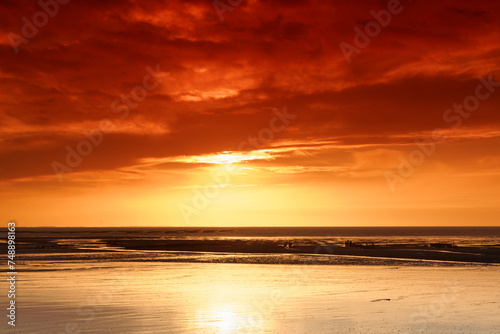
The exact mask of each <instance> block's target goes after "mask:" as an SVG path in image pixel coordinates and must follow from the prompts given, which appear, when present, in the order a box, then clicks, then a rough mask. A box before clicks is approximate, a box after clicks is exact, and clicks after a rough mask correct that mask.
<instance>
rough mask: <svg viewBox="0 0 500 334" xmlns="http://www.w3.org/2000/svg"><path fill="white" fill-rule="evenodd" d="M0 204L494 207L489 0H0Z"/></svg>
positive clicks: (339, 216) (34, 211) (197, 211)
mask: <svg viewBox="0 0 500 334" xmlns="http://www.w3.org/2000/svg"><path fill="white" fill-rule="evenodd" d="M0 18H1V19H0V32H1V33H0V59H1V62H0V76H1V80H0V96H1V101H2V103H1V105H0V127H1V132H0V189H1V192H0V220H1V221H3V222H4V223H5V224H6V223H7V222H8V221H9V220H15V221H16V222H17V223H18V226H186V227H187V226H394V225H396V226H419V225H426V226H428V225H430V226H444V225H470V226H482V225H500V189H499V187H498V184H499V181H500V153H499V151H498V147H499V145H500V113H499V107H500V3H499V2H498V1H493V0H491V1H474V2H473V1H466V0H458V1H456V0H454V1H451V0H443V1H433V2H430V1H420V0H419V1H410V0H406V1H401V2H398V1H396V0H391V1H375V0H364V1H347V0H345V1H344V0H338V1H326V0H324V1H315V0H312V1H310V0H304V1H301V0H286V1H285V0H267V1H258V0H243V1H239V0H220V1H219V0H216V1H210V0H195V1H177V0H169V1H157V0H152V1H138V0H137V1H131V0H130V1H115V0H99V1H96V0H85V1H83V0H71V1H68V0H60V2H56V1H55V0H45V1H44V0H42V1H41V2H40V3H38V2H37V1H27V0H16V1H9V0H4V1H2V2H1V4H0Z"/></svg>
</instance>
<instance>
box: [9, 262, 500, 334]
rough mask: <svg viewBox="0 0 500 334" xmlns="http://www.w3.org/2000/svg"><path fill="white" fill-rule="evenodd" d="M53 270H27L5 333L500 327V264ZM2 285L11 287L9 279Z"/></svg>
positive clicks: (134, 265)
mask: <svg viewBox="0 0 500 334" xmlns="http://www.w3.org/2000/svg"><path fill="white" fill-rule="evenodd" d="M44 268H45V269H44V270H48V271H28V272H24V273H20V274H18V282H17V290H18V296H17V299H16V300H17V321H16V323H17V325H16V328H15V331H13V330H11V329H9V328H8V327H9V326H7V324H6V321H5V320H4V321H3V322H4V323H3V324H2V325H1V328H3V329H2V332H4V329H5V328H7V329H8V331H7V332H11V333H57V334H59V333H287V334H290V333H363V334H364V333H399V334H410V333H440V334H442V333H450V334H452V333H453V334H457V333H467V334H470V333H491V334H496V333H499V332H500V320H499V317H498V314H499V313H500V289H498V283H499V280H500V267H497V266H487V267H482V266H474V267H392V266H355V265H351V266H341V265H338V266H321V265H308V266H304V265H270V264H265V265H258V264H241V263H239V264H227V263H222V264H221V263H152V262H146V263H138V262H119V263H117V262H113V263H109V262H103V263H93V264H89V265H87V266H85V267H82V266H81V264H71V263H67V264H66V265H62V264H60V263H59V264H54V266H53V267H52V268H50V264H46V265H44ZM51 269H52V270H51ZM62 269H64V270H62ZM0 286H1V289H2V291H6V288H7V285H6V283H5V282H1V283H0Z"/></svg>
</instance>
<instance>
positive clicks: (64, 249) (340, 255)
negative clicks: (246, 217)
mask: <svg viewBox="0 0 500 334" xmlns="http://www.w3.org/2000/svg"><path fill="white" fill-rule="evenodd" d="M365 240H366V239H365ZM288 242H290V243H291V244H292V246H291V247H284V245H285V244H286V243H288ZM353 243H354V244H357V243H358V242H357V241H356V240H354V241H353ZM359 244H360V245H357V246H351V247H349V246H347V245H346V243H332V242H325V241H324V240H315V239H310V238H309V239H301V238H295V239H290V238H289V239H286V238H283V239H279V240H277V239H276V238H273V239H265V238H260V239H259V238H212V239H211V238H206V237H205V238H188V237H184V238H180V239H175V238H169V239H158V238H137V237H134V238H132V237H129V238H127V237H120V238H110V237H106V236H104V235H99V234H96V235H92V236H88V237H82V236H78V237H74V238H71V237H66V238H65V239H59V238H54V237H38V238H32V237H30V238H26V237H22V236H19V237H18V253H19V254H20V255H19V256H20V259H21V260H26V261H29V260H33V259H42V258H43V257H42V256H41V255H45V257H47V258H48V259H51V260H55V259H56V258H57V257H59V258H61V259H64V258H72V259H74V260H78V259H79V258H80V259H81V260H89V259H91V258H101V259H102V260H111V259H114V258H120V257H122V258H127V259H128V260H134V259H137V260H140V261H148V260H152V261H160V260H164V261H186V262H193V261H194V260H193V259H194V258H195V257H193V256H192V255H193V254H195V253H199V254H207V255H210V256H208V257H205V260H206V261H203V259H202V258H201V256H197V257H196V259H197V260H196V261H195V262H211V261H212V260H213V259H214V256H215V255H217V254H219V255H220V256H219V261H218V262H242V261H243V260H242V259H249V261H250V263H252V261H251V258H259V259H260V260H259V261H260V262H262V261H265V260H264V259H265V258H268V259H272V260H270V263H277V262H276V259H277V258H280V259H282V261H284V262H282V263H289V264H291V263H298V264H299V263H300V261H303V262H307V261H309V260H300V259H298V258H297V257H300V256H302V258H303V259H308V258H310V257H307V256H317V257H316V258H315V259H317V261H316V262H314V263H313V264H321V263H324V264H363V263H365V262H366V263H367V264H370V265H374V264H381V265H403V264H412V263H413V264H416V263H417V262H421V261H424V262H425V263H427V262H429V261H431V262H435V264H439V263H455V264H464V265H466V264H500V246H499V245H488V246H470V245H467V246H456V247H445V246H451V244H449V245H448V244H443V245H436V244H433V243H432V242H427V243H423V242H422V241H419V242H418V243H417V242H415V243H404V244H402V243H383V242H378V243H377V242H374V243H373V244H372V243H371V242H364V243H359ZM454 246H455V245H454ZM113 253H119V254H113ZM56 254H57V256H56ZM64 254H67V256H64ZM173 254H177V255H179V256H177V257H174V256H172V255H173ZM182 254H184V255H185V256H181V255H182ZM228 254H233V255H234V256H233V257H230V256H228ZM37 255H40V256H39V257H37ZM188 255H191V256H188ZM251 255H252V256H251ZM264 255H265V256H264ZM273 255H274V256H273ZM294 255H296V256H297V257H294ZM319 255H323V257H319ZM325 256H328V257H330V261H325V260H324V257H325ZM235 258H238V259H240V260H238V261H236V260H234V259H235ZM334 259H337V261H335V260H334ZM341 259H342V261H340V260H341ZM389 260H390V261H392V262H388V261H389ZM409 260H411V262H408V261H409ZM394 261H396V262H394ZM397 261H399V262H401V261H403V262H401V263H399V262H397ZM243 262H244V261H243ZM309 262H310V261H309ZM304 264H307V263H304Z"/></svg>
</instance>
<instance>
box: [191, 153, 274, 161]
mask: <svg viewBox="0 0 500 334" xmlns="http://www.w3.org/2000/svg"><path fill="white" fill-rule="evenodd" d="M270 158H271V155H270V154H269V153H267V152H265V151H252V152H248V153H232V152H222V153H218V154H213V155H203V156H197V157H196V162H197V163H205V164H235V163H241V162H244V161H250V160H268V159H270Z"/></svg>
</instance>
